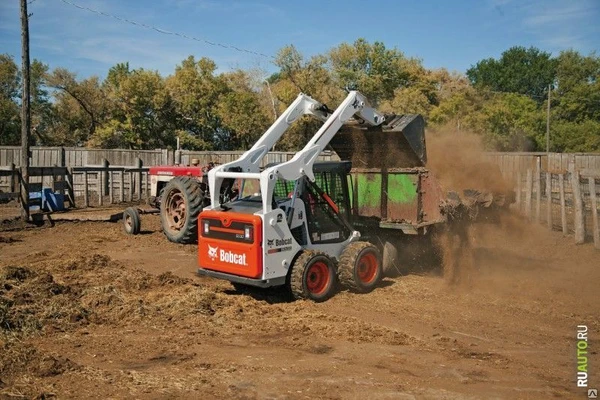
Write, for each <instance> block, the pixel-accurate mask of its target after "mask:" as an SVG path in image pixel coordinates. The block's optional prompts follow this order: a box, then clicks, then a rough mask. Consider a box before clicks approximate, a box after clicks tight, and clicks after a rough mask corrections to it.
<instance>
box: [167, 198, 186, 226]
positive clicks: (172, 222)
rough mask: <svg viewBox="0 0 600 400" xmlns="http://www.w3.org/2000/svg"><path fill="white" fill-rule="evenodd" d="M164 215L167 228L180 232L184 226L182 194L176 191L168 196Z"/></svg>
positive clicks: (184, 212) (184, 213)
mask: <svg viewBox="0 0 600 400" xmlns="http://www.w3.org/2000/svg"><path fill="white" fill-rule="evenodd" d="M165 215H166V217H167V222H168V223H169V224H168V225H169V227H170V228H171V229H174V230H181V228H183V226H184V224H185V215H186V209H185V198H184V196H183V193H182V192H181V191H179V190H177V189H174V190H172V191H171V193H169V194H168V197H167V201H166V204H165Z"/></svg>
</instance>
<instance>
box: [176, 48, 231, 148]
mask: <svg viewBox="0 0 600 400" xmlns="http://www.w3.org/2000/svg"><path fill="white" fill-rule="evenodd" d="M216 68H217V66H216V64H215V63H214V61H212V60H210V59H208V58H201V59H200V60H198V61H196V60H195V58H194V57H193V56H189V57H188V58H187V59H185V60H183V62H182V63H181V65H178V66H177V67H176V68H175V74H174V75H172V76H170V77H168V78H167V81H166V87H167V90H168V92H169V94H170V96H171V97H172V99H173V102H174V105H175V109H176V112H177V123H176V124H177V125H176V126H177V135H179V136H180V138H182V139H183V141H184V143H185V144H186V146H188V148H190V147H191V148H193V149H197V150H210V149H213V142H214V139H215V134H216V132H217V130H218V129H219V127H220V124H221V122H220V119H219V115H218V113H217V106H218V102H219V98H220V96H221V95H222V94H224V93H226V92H227V90H228V88H227V84H226V83H225V80H224V79H223V77H220V76H215V74H214V72H215V70H216Z"/></svg>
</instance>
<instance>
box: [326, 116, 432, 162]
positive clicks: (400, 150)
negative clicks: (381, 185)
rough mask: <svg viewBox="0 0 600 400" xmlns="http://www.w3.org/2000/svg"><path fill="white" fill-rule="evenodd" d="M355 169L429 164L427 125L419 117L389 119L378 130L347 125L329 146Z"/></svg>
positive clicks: (391, 117) (393, 117) (376, 128)
mask: <svg viewBox="0 0 600 400" xmlns="http://www.w3.org/2000/svg"><path fill="white" fill-rule="evenodd" d="M330 145H331V147H332V148H333V150H334V151H335V152H336V153H337V154H338V156H339V157H340V158H341V159H342V160H350V161H352V166H353V168H413V167H423V166H425V164H426V163H427V149H426V146H425V121H424V120H423V117H421V116H420V115H419V114H407V115H393V116H388V118H387V119H386V122H385V123H384V124H383V125H381V126H377V127H365V126H363V125H359V124H348V125H344V126H343V127H342V128H341V129H340V131H339V132H338V133H337V134H336V135H335V136H334V137H333V139H332V140H331V142H330Z"/></svg>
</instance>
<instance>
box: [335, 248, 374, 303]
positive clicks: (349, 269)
mask: <svg viewBox="0 0 600 400" xmlns="http://www.w3.org/2000/svg"><path fill="white" fill-rule="evenodd" d="M338 274H339V278H340V283H341V284H342V285H343V286H346V287H347V288H349V289H351V290H354V291H357V292H361V293H367V292H370V291H371V290H373V289H375V287H376V286H377V284H378V283H379V281H380V280H381V278H382V275H383V268H382V265H381V254H380V252H379V250H378V249H377V247H375V245H373V244H371V243H369V242H354V243H350V244H349V245H348V246H347V247H346V248H345V249H344V251H343V252H342V255H341V256H340V262H339V264H338Z"/></svg>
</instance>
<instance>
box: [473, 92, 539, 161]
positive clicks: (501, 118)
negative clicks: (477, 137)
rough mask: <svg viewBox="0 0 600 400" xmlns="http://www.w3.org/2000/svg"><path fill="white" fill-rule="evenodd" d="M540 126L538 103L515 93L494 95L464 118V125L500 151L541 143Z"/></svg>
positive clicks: (488, 144) (489, 145) (525, 147)
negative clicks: (465, 122) (467, 117)
mask: <svg viewBox="0 0 600 400" xmlns="http://www.w3.org/2000/svg"><path fill="white" fill-rule="evenodd" d="M543 126H544V114H543V112H541V111H540V109H539V107H538V105H537V103H536V102H535V101H533V100H532V99H531V98H529V97H527V96H524V95H520V94H517V93H499V94H496V95H493V96H492V97H491V98H490V99H488V100H487V101H485V102H484V103H483V105H482V106H481V108H480V109H479V110H477V112H476V113H474V114H473V115H472V116H471V117H470V118H469V119H468V120H467V127H468V128H471V129H473V130H474V131H476V132H478V133H481V134H482V135H483V139H484V142H485V143H486V144H487V146H488V147H489V148H491V149H496V150H500V151H518V150H526V149H528V148H529V147H531V146H534V147H535V146H538V147H542V145H541V144H542V143H543V139H542V138H543V136H540V133H541V132H543ZM536 143H537V144H536ZM529 150H533V149H529Z"/></svg>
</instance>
